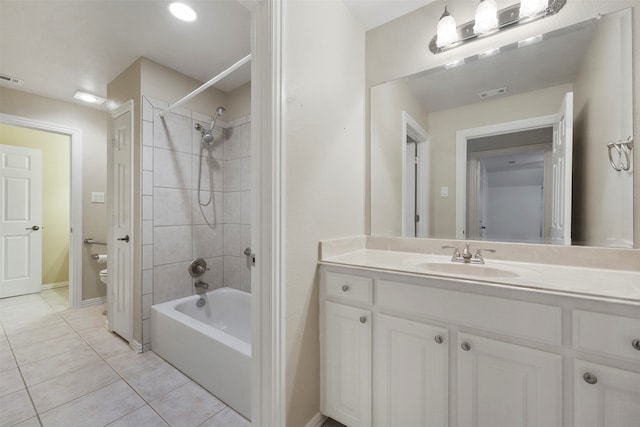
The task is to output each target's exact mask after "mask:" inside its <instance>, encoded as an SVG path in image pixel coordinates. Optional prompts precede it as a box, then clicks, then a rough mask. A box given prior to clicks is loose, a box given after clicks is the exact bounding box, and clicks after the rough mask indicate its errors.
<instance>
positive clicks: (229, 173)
mask: <svg viewBox="0 0 640 427" xmlns="http://www.w3.org/2000/svg"><path fill="white" fill-rule="evenodd" d="M241 183H242V159H235V160H226V161H225V163H224V191H240V190H242V188H241Z"/></svg>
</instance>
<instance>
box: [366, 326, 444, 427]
mask: <svg viewBox="0 0 640 427" xmlns="http://www.w3.org/2000/svg"><path fill="white" fill-rule="evenodd" d="M374 342H375V351H374V355H375V358H374V359H375V369H374V372H375V373H376V375H375V383H374V402H375V404H374V411H375V417H374V419H375V423H374V424H375V426H376V427H396V426H407V427H409V426H416V427H419V426H430V427H437V426H441V427H445V426H447V425H448V416H447V415H448V411H449V407H448V398H447V397H448V395H449V387H448V384H449V364H448V355H449V352H448V347H449V335H448V331H447V330H446V329H443V328H437V327H434V326H431V325H426V324H423V323H417V322H412V321H410V320H404V319H400V318H397V317H392V316H387V315H384V314H381V315H379V316H378V317H377V321H376V337H375V340H374Z"/></svg>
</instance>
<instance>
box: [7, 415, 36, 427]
mask: <svg viewBox="0 0 640 427" xmlns="http://www.w3.org/2000/svg"><path fill="white" fill-rule="evenodd" d="M13 427H40V421H38V417H33V418H29V419H28V420H27V421H23V422H21V423H20V424H16V425H14V426H13Z"/></svg>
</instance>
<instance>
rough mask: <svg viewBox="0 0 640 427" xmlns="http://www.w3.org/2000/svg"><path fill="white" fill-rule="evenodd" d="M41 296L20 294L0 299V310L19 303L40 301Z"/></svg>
mask: <svg viewBox="0 0 640 427" xmlns="http://www.w3.org/2000/svg"><path fill="white" fill-rule="evenodd" d="M40 302H42V298H40V295H38V294H29V295H20V296H17V297H11V298H2V299H0V310H4V309H8V308H10V307H14V306H16V305H20V304H30V303H40Z"/></svg>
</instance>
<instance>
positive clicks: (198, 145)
mask: <svg viewBox="0 0 640 427" xmlns="http://www.w3.org/2000/svg"><path fill="white" fill-rule="evenodd" d="M196 123H200V125H201V126H204V127H205V128H207V129H209V124H210V123H211V122H201V121H194V122H193V124H194V129H193V133H192V146H191V153H192V154H195V155H203V156H205V157H215V158H216V159H220V160H223V159H224V130H223V129H222V128H221V127H220V126H218V125H217V123H216V128H215V129H214V130H213V142H212V143H211V144H207V143H203V142H202V131H199V130H196V129H195V124H196Z"/></svg>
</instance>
